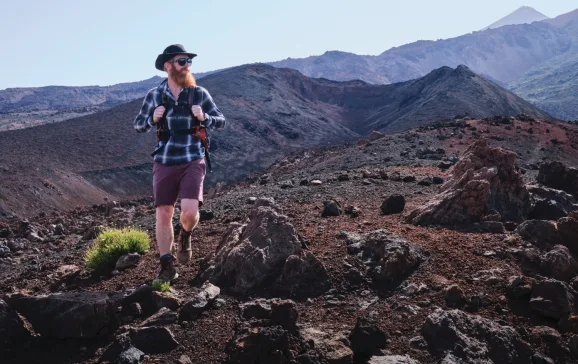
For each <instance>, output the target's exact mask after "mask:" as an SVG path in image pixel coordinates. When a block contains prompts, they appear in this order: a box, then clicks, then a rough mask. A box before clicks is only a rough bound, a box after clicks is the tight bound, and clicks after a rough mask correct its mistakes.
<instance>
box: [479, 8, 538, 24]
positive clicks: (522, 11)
mask: <svg viewBox="0 0 578 364" xmlns="http://www.w3.org/2000/svg"><path fill="white" fill-rule="evenodd" d="M547 19H550V17H548V16H546V15H544V14H542V13H540V12H539V11H537V10H536V9H534V8H532V7H530V6H521V7H519V8H518V9H516V10H514V11H513V12H511V13H510V14H508V15H506V16H505V17H503V18H501V19H500V20H498V21H496V22H494V23H492V24H490V25H488V26H487V27H485V28H484V29H482V30H487V29H495V28H500V27H503V26H507V25H518V24H529V23H533V22H535V21H542V20H547Z"/></svg>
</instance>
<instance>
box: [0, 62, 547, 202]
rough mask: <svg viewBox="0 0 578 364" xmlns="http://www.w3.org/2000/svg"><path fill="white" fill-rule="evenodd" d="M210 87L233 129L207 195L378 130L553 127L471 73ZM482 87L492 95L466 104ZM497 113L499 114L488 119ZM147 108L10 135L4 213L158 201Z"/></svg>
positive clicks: (225, 77) (260, 73)
mask: <svg viewBox="0 0 578 364" xmlns="http://www.w3.org/2000/svg"><path fill="white" fill-rule="evenodd" d="M201 81H202V82H200V85H202V86H204V87H206V88H207V89H208V90H210V92H211V94H212V96H213V98H214V99H215V102H216V103H217V105H218V106H219V109H220V110H221V111H222V112H223V113H224V115H225V116H226V117H227V119H228V120H229V122H228V127H227V128H226V130H224V131H222V132H215V133H212V141H213V144H214V145H216V147H217V148H216V149H215V151H214V152H213V153H212V157H213V158H212V162H213V167H214V172H213V173H210V174H208V175H207V178H206V183H207V187H213V186H216V185H217V184H219V183H229V182H231V181H237V180H240V179H242V178H245V177H246V176H248V175H249V174H250V173H253V172H256V171H259V170H262V169H264V168H266V167H267V166H269V165H270V164H272V163H273V162H275V160H277V159H278V158H281V157H283V156H284V155H286V153H289V152H291V151H295V150H302V149H309V148H313V147H323V146H329V145H334V144H338V143H351V142H353V141H355V140H357V139H359V138H361V137H362V136H364V135H367V134H369V133H370V132H371V131H373V130H381V131H388V132H389V131H391V132H393V131H400V130H407V129H409V128H414V127H418V126H424V125H429V124H430V123H433V122H435V121H437V120H443V119H452V118H453V117H454V116H455V115H457V114H462V115H463V114H468V115H470V116H471V117H485V116H490V115H494V114H500V115H517V114H519V113H526V114H528V115H530V116H532V117H537V118H541V117H547V114H545V113H543V112H542V111H540V110H538V109H536V108H535V107H533V106H531V105H529V104H527V103H524V102H523V101H520V100H519V99H517V98H515V99H513V101H511V100H509V98H510V96H508V94H509V93H508V92H507V91H506V90H503V89H501V90H502V91H501V93H500V94H499V96H498V94H494V93H492V92H493V91H491V90H490V89H491V88H496V89H500V88H499V86H497V85H494V84H492V83H491V82H489V81H487V80H485V79H483V78H481V77H479V76H477V75H475V74H474V73H473V72H472V71H471V70H469V69H467V68H466V67H459V68H458V69H456V70H452V69H451V68H448V67H445V68H442V69H440V70H437V71H436V72H433V73H432V74H431V75H429V77H426V78H424V80H421V83H420V81H419V80H414V81H409V82H406V83H398V84H393V85H371V84H367V83H365V82H363V81H359V80H355V81H347V82H337V81H332V80H327V79H314V78H310V77H307V76H305V75H303V74H301V73H299V72H298V71H296V70H293V69H288V68H285V69H283V68H276V67H273V66H269V65H266V64H258V65H250V66H239V67H234V68H231V69H228V70H226V71H223V72H219V73H215V74H212V75H209V76H206V77H204V78H203V79H202V80H201ZM452 82H453V83H452ZM456 84H458V85H460V88H459V89H456V90H454V91H452V92H453V93H452V92H450V90H447V89H446V90H445V91H444V88H447V87H455V85H456ZM478 84H481V85H482V86H483V89H484V90H486V89H488V90H489V91H488V92H489V93H488V95H486V96H482V95H480V94H476V95H475V97H474V99H473V101H472V100H467V99H466V100H465V101H464V102H461V101H460V100H459V98H458V96H459V95H460V94H464V93H468V91H466V89H467V88H468V87H470V88H472V89H474V90H475V89H478ZM428 86H429V88H428ZM484 92H485V91H484ZM497 97H498V98H503V99H504V100H506V101H504V102H501V101H500V100H497V99H496V98H497ZM488 103H489V104H492V105H494V106H495V108H494V109H490V110H489V111H486V110H485V108H486V107H487V106H485V105H487V104H488ZM141 104H142V100H141V99H137V100H135V101H132V102H130V103H128V104H123V105H119V106H116V107H114V108H112V109H110V110H107V111H103V112H100V113H96V114H92V115H88V116H84V117H80V118H76V119H72V120H67V121H63V122H60V123H55V124H47V125H42V126H38V127H32V128H28V129H21V130H14V131H6V132H3V133H0V153H2V155H3V159H2V162H0V170H2V171H4V172H5V173H3V174H5V175H6V176H5V181H4V182H5V183H3V184H2V185H0V197H1V198H0V200H1V201H2V203H1V204H3V206H0V210H4V211H5V213H8V212H10V211H12V212H14V211H17V212H19V213H30V211H34V209H37V208H39V207H40V206H43V208H48V209H54V208H64V207H71V206H72V207H73V206H75V205H76V204H93V203H98V202H99V201H102V199H103V198H104V197H108V198H110V199H115V198H118V197H119V196H120V197H129V196H135V195H136V196H141V195H142V194H146V193H148V192H150V183H149V181H148V180H149V179H150V178H151V175H150V173H151V171H150V164H151V158H150V155H149V154H150V152H151V150H152V147H153V145H154V133H146V134H137V133H136V132H135V131H134V130H133V127H132V121H133V120H134V118H135V116H136V115H137V113H138V111H139V110H140V107H141ZM477 105H480V106H477ZM63 136H66V137H65V139H63ZM51 186H52V187H51ZM75 191H82V192H81V193H80V194H79V193H78V192H75Z"/></svg>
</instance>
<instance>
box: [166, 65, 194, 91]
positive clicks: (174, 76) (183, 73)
mask: <svg viewBox="0 0 578 364" xmlns="http://www.w3.org/2000/svg"><path fill="white" fill-rule="evenodd" d="M169 77H170V79H171V80H173V81H174V82H175V83H176V84H177V85H179V86H181V87H195V86H196V81H195V77H193V75H192V74H191V73H190V72H189V71H188V70H187V69H186V68H183V69H182V70H180V71H178V70H177V69H176V67H175V66H174V65H171V67H170V68H169Z"/></svg>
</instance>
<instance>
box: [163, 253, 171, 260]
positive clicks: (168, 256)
mask: <svg viewBox="0 0 578 364" xmlns="http://www.w3.org/2000/svg"><path fill="white" fill-rule="evenodd" d="M172 256H173V255H172V254H171V253H167V254H165V255H161V259H163V258H165V259H166V258H171V257H172Z"/></svg>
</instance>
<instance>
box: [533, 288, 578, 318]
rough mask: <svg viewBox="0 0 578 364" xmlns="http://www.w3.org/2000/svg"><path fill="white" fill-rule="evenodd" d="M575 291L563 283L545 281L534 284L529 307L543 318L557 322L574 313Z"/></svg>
mask: <svg viewBox="0 0 578 364" xmlns="http://www.w3.org/2000/svg"><path fill="white" fill-rule="evenodd" d="M576 295H577V293H576V291H574V290H573V289H572V288H571V287H570V286H569V285H567V284H566V283H564V282H560V281H557V280H555V279H546V280H543V281H537V282H534V284H533V285H532V297H531V298H530V306H531V307H532V309H533V310H535V311H536V312H538V313H539V314H541V315H542V316H545V317H550V318H553V319H556V320H559V319H560V318H562V317H565V316H567V315H569V314H571V313H574V312H575V302H576Z"/></svg>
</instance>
